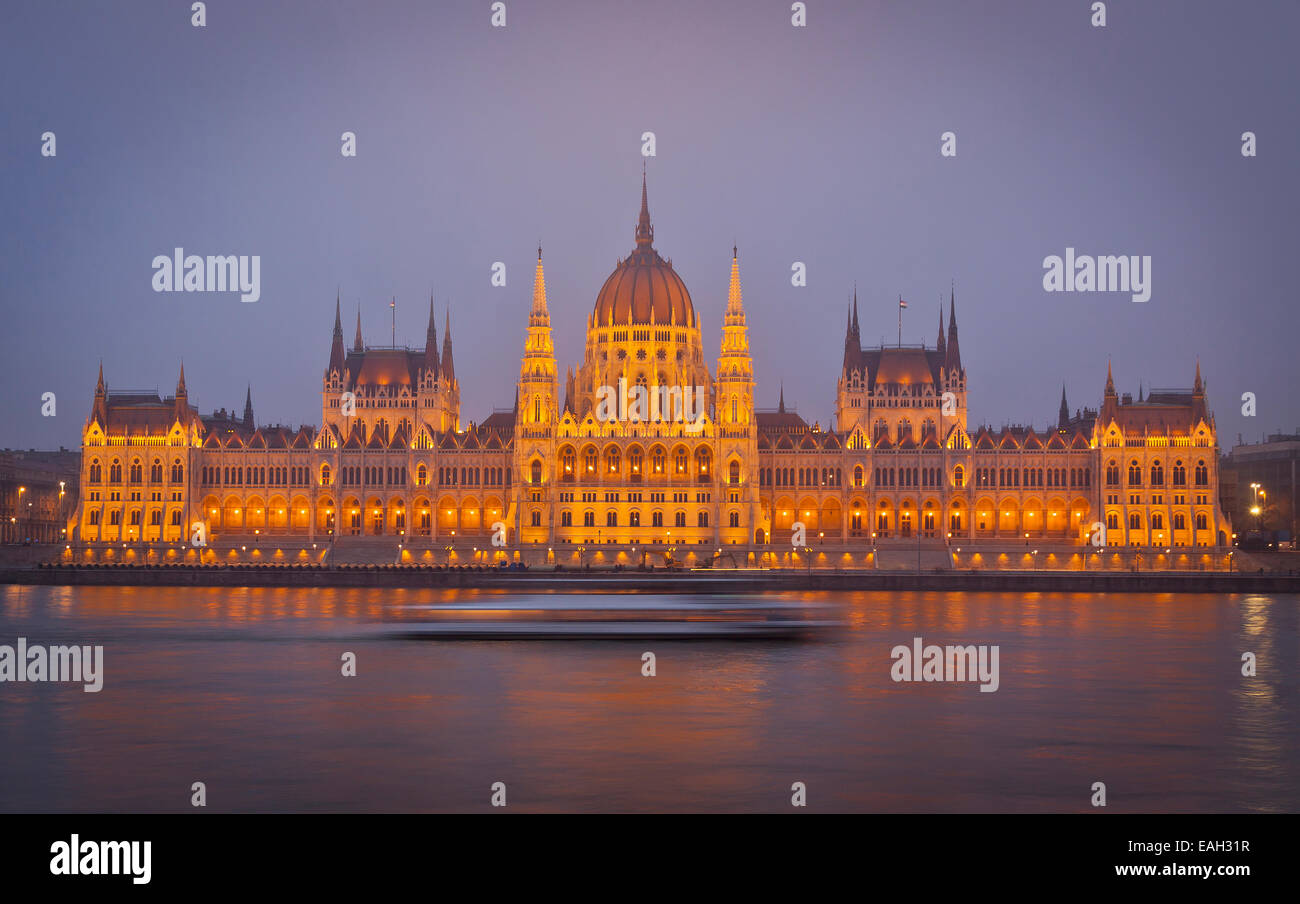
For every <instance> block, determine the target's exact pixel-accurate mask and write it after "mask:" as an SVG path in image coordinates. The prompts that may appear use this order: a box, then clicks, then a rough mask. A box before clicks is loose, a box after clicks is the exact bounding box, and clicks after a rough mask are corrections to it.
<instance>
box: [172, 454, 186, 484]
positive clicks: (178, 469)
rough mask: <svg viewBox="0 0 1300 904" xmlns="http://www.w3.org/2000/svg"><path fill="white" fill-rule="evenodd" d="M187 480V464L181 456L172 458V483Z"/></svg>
mask: <svg viewBox="0 0 1300 904" xmlns="http://www.w3.org/2000/svg"><path fill="white" fill-rule="evenodd" d="M184 482H185V466H184V465H183V464H181V460H180V459H179V458H176V459H173V460H172V483H184Z"/></svg>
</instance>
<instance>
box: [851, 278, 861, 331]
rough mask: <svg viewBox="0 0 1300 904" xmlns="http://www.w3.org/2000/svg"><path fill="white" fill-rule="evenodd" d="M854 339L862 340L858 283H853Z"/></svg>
mask: <svg viewBox="0 0 1300 904" xmlns="http://www.w3.org/2000/svg"><path fill="white" fill-rule="evenodd" d="M853 338H854V339H861V338H862V331H861V330H860V329H859V328H858V284H857V283H856V282H854V283H853Z"/></svg>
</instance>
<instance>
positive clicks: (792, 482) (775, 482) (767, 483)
mask: <svg viewBox="0 0 1300 904" xmlns="http://www.w3.org/2000/svg"><path fill="white" fill-rule="evenodd" d="M732 467H733V468H734V469H735V470H736V471H737V472H738V471H739V470H740V465H739V464H737V463H735V462H732ZM732 482H733V483H738V482H739V480H735V481H732ZM758 485H759V486H764V487H838V486H843V485H844V472H843V471H842V470H841V469H840V468H759V469H758Z"/></svg>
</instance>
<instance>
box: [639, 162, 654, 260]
mask: <svg viewBox="0 0 1300 904" xmlns="http://www.w3.org/2000/svg"><path fill="white" fill-rule="evenodd" d="M654 240H655V228H654V227H653V226H651V225H650V202H649V200H648V195H647V193H646V182H645V161H644V160H642V161H641V216H640V218H639V219H638V220H637V223H636V247H637V248H638V249H641V248H649V247H650V246H651V245H652V244H653V243H654Z"/></svg>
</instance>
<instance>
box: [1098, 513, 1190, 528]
mask: <svg viewBox="0 0 1300 904" xmlns="http://www.w3.org/2000/svg"><path fill="white" fill-rule="evenodd" d="M1173 522H1174V530H1187V515H1186V513H1184V512H1174V514H1173ZM1195 524H1196V529H1197V530H1208V529H1209V524H1210V519H1209V516H1208V515H1206V513H1205V512H1197V513H1196V520H1195ZM1106 529H1107V530H1119V512H1107V513H1106ZM1128 529H1129V530H1141V529H1142V515H1141V514H1140V513H1138V512H1129V516H1128ZM1164 529H1165V516H1164V513H1163V512H1152V513H1151V530H1164Z"/></svg>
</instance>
